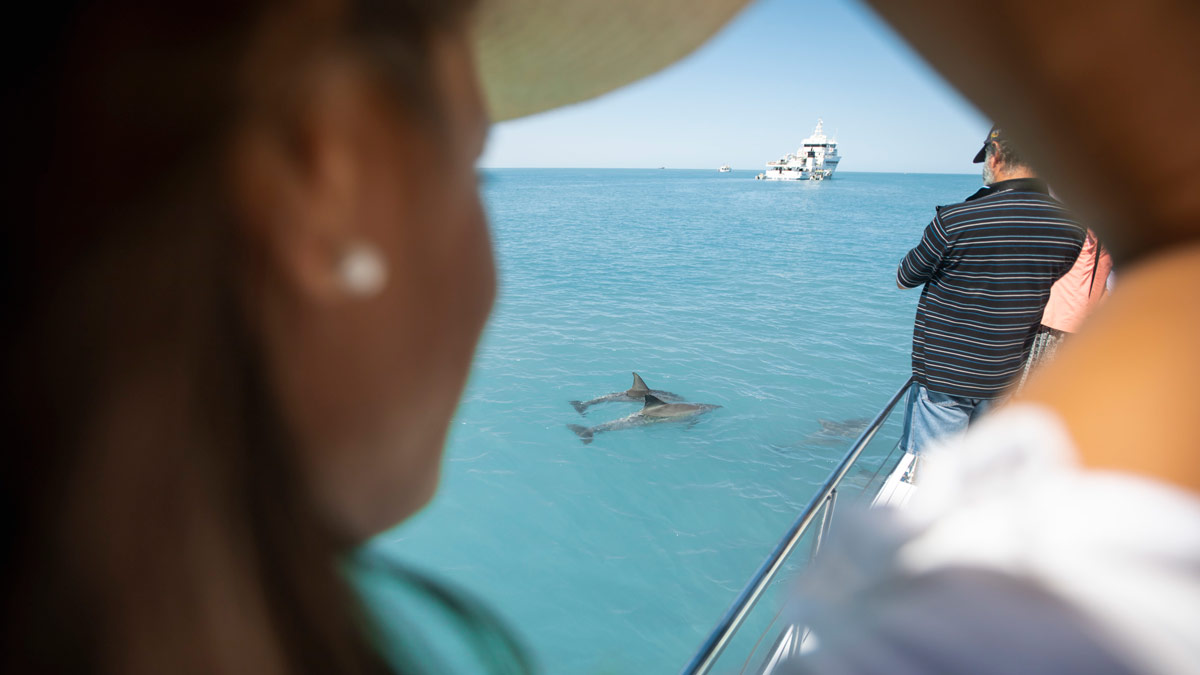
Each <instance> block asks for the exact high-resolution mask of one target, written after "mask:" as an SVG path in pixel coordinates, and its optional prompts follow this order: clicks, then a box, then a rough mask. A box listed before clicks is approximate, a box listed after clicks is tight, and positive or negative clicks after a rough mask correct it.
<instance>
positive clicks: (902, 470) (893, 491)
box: [871, 452, 917, 509]
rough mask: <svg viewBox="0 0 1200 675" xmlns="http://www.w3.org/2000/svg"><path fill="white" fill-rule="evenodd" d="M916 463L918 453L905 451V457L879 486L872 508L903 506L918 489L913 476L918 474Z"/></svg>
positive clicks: (872, 501)
mask: <svg viewBox="0 0 1200 675" xmlns="http://www.w3.org/2000/svg"><path fill="white" fill-rule="evenodd" d="M916 464H917V456H916V455H914V454H912V453H911V452H906V453H904V457H902V458H900V462H899V463H898V464H897V465H896V468H895V470H894V471H892V473H891V474H890V475H889V476H888V477H887V480H885V481H884V482H883V487H881V488H879V493H878V494H876V495H875V499H872V500H871V508H873V509H875V508H881V507H888V508H894V509H898V508H903V506H904V505H905V504H907V503H908V500H909V499H911V498H912V495H913V493H914V492H916V489H917V486H916V485H915V484H914V482H913V477H914V476H916V472H915V471H914V470H913V469H914V467H915V466H916Z"/></svg>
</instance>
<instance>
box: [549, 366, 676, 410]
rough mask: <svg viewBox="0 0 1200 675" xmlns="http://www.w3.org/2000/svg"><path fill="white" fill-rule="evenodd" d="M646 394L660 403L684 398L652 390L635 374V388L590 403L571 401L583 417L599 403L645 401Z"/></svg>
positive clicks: (595, 399)
mask: <svg viewBox="0 0 1200 675" xmlns="http://www.w3.org/2000/svg"><path fill="white" fill-rule="evenodd" d="M646 394H653V395H654V396H656V397H658V399H659V400H660V401H682V400H683V397H682V396H679V395H678V394H672V393H671V392H669V391H659V390H658V389H651V388H650V387H647V386H646V383H645V382H644V381H642V376H641V375H638V374H637V373H634V374H633V386H632V387H630V388H628V389H626V390H625V391H618V392H616V393H615V394H605V395H603V396H598V397H596V398H594V399H592V400H590V401H571V405H572V406H575V410H576V411H578V412H579V414H580V415H583V414H586V413H587V409H588V408H590V407H592V406H594V405H596V404H597V403H611V402H613V401H643V400H645V396H646Z"/></svg>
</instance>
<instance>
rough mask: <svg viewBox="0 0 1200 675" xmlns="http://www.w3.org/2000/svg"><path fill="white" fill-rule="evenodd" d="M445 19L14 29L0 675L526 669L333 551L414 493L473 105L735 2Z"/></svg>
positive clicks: (472, 624)
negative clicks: (380, 598) (380, 586)
mask: <svg viewBox="0 0 1200 675" xmlns="http://www.w3.org/2000/svg"><path fill="white" fill-rule="evenodd" d="M472 4H473V3H472V2H470V1H469V0H461V1H460V0H437V1H426V2H423V1H421V0H386V1H375V0H362V1H361V2H337V1H328V2H327V1H322V0H314V1H311V2H253V1H250V2H246V1H239V2H225V1H221V0H218V1H217V2H205V3H187V2H171V3H141V2H128V1H121V0H114V1H110V2H62V3H49V4H45V5H34V6H30V7H27V8H23V9H24V10H25V12H24V14H22V15H20V20H19V21H17V22H16V23H14V25H19V27H20V31H21V38H22V39H20V40H8V41H6V42H5V44H4V46H3V49H4V50H5V52H4V59H3V60H2V64H3V66H2V67H3V68H5V72H4V74H5V76H6V77H5V78H4V79H5V91H4V101H3V108H2V114H3V133H4V134H5V136H6V138H5V141H6V142H5V149H6V162H5V165H4V177H3V186H4V190H5V191H6V192H5V195H6V199H5V202H6V203H7V204H8V205H9V210H8V212H7V220H6V226H5V227H4V234H3V236H4V242H3V246H0V249H2V250H3V251H4V254H3V255H4V259H3V261H2V264H0V270H2V273H3V275H4V277H3V282H2V284H0V288H2V289H3V290H2V292H3V295H4V303H3V306H4V308H5V310H6V313H7V321H6V324H5V331H4V340H5V344H4V350H3V358H4V377H3V381H4V386H5V392H4V393H5V397H4V400H5V401H6V406H5V409H4V422H3V429H4V432H5V439H4V449H3V451H0V458H2V459H0V461H2V462H3V465H2V469H0V496H2V498H3V500H4V502H3V507H4V508H3V515H2V516H0V523H2V527H3V530H2V531H3V534H4V544H5V548H4V554H3V558H2V559H3V569H2V572H3V574H2V576H0V578H2V582H0V583H3V593H2V595H3V616H2V619H0V621H2V624H0V626H2V627H3V631H2V633H3V637H2V638H0V640H2V648H0V671H2V672H5V673H23V672H38V673H54V672H70V673H80V672H113V673H117V672H119V673H191V672H194V673H217V672H221V673H284V672H287V673H302V672H311V673H378V672H406V673H413V672H439V673H440V672H449V671H451V670H455V671H458V672H472V673H475V672H505V673H509V672H524V671H528V670H530V669H531V665H530V663H529V661H528V660H527V657H526V656H524V654H523V651H522V650H521V649H520V647H519V646H518V645H517V644H516V641H515V640H514V639H513V638H512V637H511V636H510V635H509V633H508V631H507V630H506V629H505V628H504V627H503V626H502V625H501V624H500V623H499V622H498V621H497V620H496V619H494V618H493V617H492V615H491V614H490V612H489V611H487V610H484V609H482V608H481V607H479V606H478V605H476V604H475V603H473V602H472V601H470V600H469V599H468V598H465V597H463V596H461V595H459V594H457V593H455V592H453V591H451V590H449V589H447V588H445V587H443V586H442V585H441V584H439V583H437V582H435V581H434V580H432V579H429V578H426V577H424V576H423V575H421V574H418V573H416V572H415V571H412V570H407V569H404V568H401V567H394V566H390V563H388V562H387V561H364V562H362V563H360V562H359V561H356V560H355V557H354V555H353V552H354V551H355V547H356V546H357V545H358V544H359V543H360V542H362V541H364V540H365V539H366V538H367V537H370V536H371V535H373V534H376V533H378V532H380V531H382V530H384V529H385V528H389V527H391V526H392V525H394V524H396V523H397V522H399V521H401V520H403V519H404V518H406V517H407V516H409V515H411V514H412V513H413V512H414V511H416V510H417V509H419V508H420V507H421V506H422V505H423V504H425V503H426V502H427V501H428V500H429V498H430V496H431V495H432V493H433V491H434V489H435V486H436V482H437V476H438V469H439V462H440V458H441V452H442V445H443V443H444V441H445V435H446V431H447V427H448V425H449V422H450V418H451V415H452V414H453V412H454V409H455V407H456V405H457V402H458V399H459V396H460V394H461V392H462V389H463V386H464V381H465V379H466V376H467V372H468V369H469V366H470V363H471V359H472V354H473V352H474V349H475V345H476V341H477V340H478V338H479V334H480V331H481V329H482V327H483V325H484V322H485V319H486V317H487V315H488V312H489V309H490V307H491V304H492V298H493V296H494V293H495V279H494V277H495V273H494V267H493V260H492V251H491V246H490V242H489V236H488V232H487V227H486V224H485V222H484V217H483V211H482V209H481V207H480V203H479V198H478V194H477V187H476V176H475V170H474V166H475V161H476V158H477V157H478V155H479V153H480V150H481V148H482V147H483V143H484V139H485V136H486V133H487V129H488V124H489V121H488V112H489V111H490V113H491V115H492V117H493V119H506V118H511V117H515V116H519V115H525V114H531V113H534V112H538V111H540V110H546V109H549V108H552V107H555V106H558V105H563V104H566V103H570V102H573V101H578V100H582V99H584V98H588V97H590V96H595V95H597V94H600V93H603V92H604V91H608V90H610V89H612V88H614V87H617V86H620V85H621V84H624V83H626V82H629V81H631V80H633V79H636V78H637V77H640V76H642V75H645V74H648V73H650V72H653V71H655V70H657V69H659V68H661V67H663V66H665V65H666V64H668V63H670V62H672V61H674V60H676V59H678V58H680V57H681V56H682V55H684V54H686V53H688V52H689V51H690V50H691V49H693V48H694V47H695V46H697V45H698V44H700V43H701V42H702V41H703V40H704V39H705V38H707V37H708V36H709V35H711V34H712V33H713V32H714V31H715V30H716V29H717V28H719V27H720V26H721V25H722V24H723V23H724V22H725V21H726V20H728V19H729V18H730V16H731V15H732V14H733V13H734V12H735V11H736V10H737V9H739V8H740V6H741V4H742V2H741V1H740V0H730V1H728V2H711V3H707V4H706V5H705V6H704V7H700V8H689V10H688V11H687V12H684V11H682V9H683V3H682V2H679V1H677V0H657V1H655V2H644V1H641V0H638V1H634V0H616V1H612V2H605V3H604V4H603V6H602V9H603V11H598V9H601V8H600V7H598V6H597V4H598V3H595V2H591V3H589V2H586V1H583V0H579V1H576V2H564V3H555V4H553V5H546V4H545V3H538V2H534V1H532V0H512V1H508V2H491V3H489V2H484V3H482V4H481V5H480V6H479V7H472ZM630 26H638V27H640V29H642V30H630V29H629V27H630ZM580 36H587V37H590V38H595V39H596V40H597V42H596V45H598V46H601V45H602V46H603V47H604V50H603V51H604V52H605V53H607V54H608V55H609V57H610V59H609V60H607V61H605V60H604V59H597V58H595V57H596V53H595V52H594V51H589V50H588V49H585V48H584V47H585V46H586V45H584V44H583V43H581V42H580ZM617 43H619V44H620V45H621V46H622V48H621V49H620V50H616V51H614V50H612V49H611V46H612V45H613V44H617ZM564 45H571V48H570V49H564V48H563V46H564ZM551 55H553V58H550V57H551ZM477 66H478V68H479V70H480V71H481V73H482V85H483V86H482V90H481V86H480V82H479V78H478V76H477ZM485 94H486V96H485ZM485 99H486V108H485ZM360 564H362V565H365V566H366V573H367V574H368V575H370V576H372V578H377V577H379V576H381V575H382V576H384V577H386V578H388V579H389V580H390V581H391V587H392V589H393V590H394V591H395V592H396V594H398V595H401V596H403V600H402V603H404V604H401V605H400V606H399V608H398V609H399V614H400V616H399V618H396V617H389V618H391V619H394V620H389V621H384V620H382V619H381V618H380V614H381V613H380V612H378V611H375V609H374V608H372V607H369V606H367V605H366V604H365V603H364V602H363V599H360V597H358V596H357V595H356V593H355V587H354V584H355V583H358V582H357V581H356V580H355V579H354V577H356V576H357V575H358V573H359V571H358V569H357V568H358V567H359V565H360ZM368 599H369V598H368ZM430 607H432V608H433V612H428V613H427V612H426V609H428V608H430ZM393 609H396V608H395V607H393ZM435 612H436V613H435ZM434 620H437V621H444V623H445V626H443V627H442V628H440V629H439V628H438V627H436V626H432V625H430V624H431V623H432V622H433V621H434ZM434 634H436V637H431V636H433V635H434ZM447 640H449V642H450V644H449V645H448V646H446V645H447V642H446V641H447ZM443 647H445V648H443ZM464 664H465V665H464Z"/></svg>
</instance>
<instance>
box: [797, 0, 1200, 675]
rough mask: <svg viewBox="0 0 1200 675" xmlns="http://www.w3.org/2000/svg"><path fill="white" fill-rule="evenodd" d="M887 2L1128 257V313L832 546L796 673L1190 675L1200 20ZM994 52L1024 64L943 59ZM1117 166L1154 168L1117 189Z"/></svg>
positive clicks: (1057, 362) (945, 449) (1197, 561)
mask: <svg viewBox="0 0 1200 675" xmlns="http://www.w3.org/2000/svg"><path fill="white" fill-rule="evenodd" d="M872 4H873V5H874V6H875V8H876V9H877V11H878V12H879V13H880V14H881V15H882V16H883V18H884V19H886V20H887V21H888V22H889V23H890V24H891V25H892V26H893V27H894V28H896V29H897V30H898V31H899V32H900V34H901V35H903V36H904V37H905V38H906V39H907V40H908V41H909V42H910V43H911V44H912V45H913V46H914V47H915V48H916V49H917V50H918V52H919V53H921V54H922V55H923V56H924V57H925V58H927V59H928V60H929V61H930V62H931V63H932V64H933V65H934V67H936V68H937V69H938V71H939V72H940V73H941V74H942V75H944V76H945V77H946V78H947V79H948V80H949V81H950V83H951V84H953V85H954V86H955V87H957V88H958V90H959V91H960V92H962V93H963V94H964V95H965V96H967V97H968V98H969V99H970V100H971V101H972V102H974V103H975V104H976V105H978V106H979V107H980V109H981V110H983V111H984V112H985V113H987V114H988V115H991V116H993V118H994V119H997V120H1000V121H1001V123H1002V124H1003V125H1004V126H1005V129H1006V130H1007V131H1009V132H1011V133H1012V134H1013V136H1014V138H1015V139H1018V140H1019V141H1020V143H1021V145H1022V147H1024V148H1028V149H1029V153H1030V161H1031V162H1034V163H1036V165H1037V166H1038V167H1039V170H1040V171H1041V172H1042V173H1043V175H1045V176H1046V177H1047V178H1048V179H1049V180H1051V181H1052V182H1053V183H1054V185H1055V189H1056V191H1058V192H1060V193H1061V194H1062V195H1063V197H1064V199H1065V200H1066V201H1067V202H1068V203H1070V204H1071V205H1072V208H1073V209H1074V210H1076V211H1077V212H1078V213H1079V216H1080V218H1081V219H1082V220H1084V221H1085V222H1088V223H1089V224H1092V226H1093V227H1094V228H1095V230H1096V233H1097V235H1098V236H1099V237H1100V238H1101V240H1103V241H1104V242H1105V245H1106V246H1107V247H1109V248H1110V250H1111V252H1112V257H1113V260H1114V263H1115V264H1116V265H1118V266H1120V267H1121V281H1120V292H1119V293H1114V294H1113V295H1112V296H1111V297H1109V298H1108V299H1107V300H1105V302H1104V303H1103V304H1102V305H1101V306H1100V307H1098V308H1097V309H1096V311H1095V312H1094V313H1093V314H1092V315H1091V316H1090V317H1089V319H1088V321H1087V322H1086V324H1085V325H1083V326H1082V327H1081V329H1080V330H1079V332H1078V333H1077V334H1075V335H1074V336H1073V337H1072V339H1071V340H1069V341H1067V342H1065V343H1064V344H1063V345H1062V348H1061V349H1060V350H1059V352H1058V354H1057V356H1056V358H1055V359H1053V360H1052V361H1050V362H1048V363H1046V364H1044V365H1043V366H1042V367H1041V368H1039V369H1038V370H1037V371H1035V372H1034V373H1033V374H1032V375H1031V376H1030V378H1029V381H1028V383H1027V386H1026V387H1025V388H1024V389H1023V390H1022V391H1021V392H1019V393H1018V394H1016V395H1015V396H1014V397H1013V398H1012V399H1010V400H1009V401H1007V402H1006V403H1005V404H1003V405H1002V406H1000V407H998V408H997V409H996V410H994V411H993V412H992V413H991V414H989V416H988V417H987V418H986V419H985V420H983V422H982V423H981V424H980V425H978V426H976V427H974V428H972V429H969V430H967V432H966V433H965V435H963V436H960V437H957V438H953V439H949V440H947V441H946V442H945V443H944V445H943V446H942V448H941V451H940V452H937V453H933V452H931V454H936V456H937V459H936V460H934V459H932V458H931V459H930V460H929V461H928V464H929V466H928V468H927V470H925V473H924V475H923V476H922V480H921V483H920V485H919V486H918V489H917V491H916V494H915V495H914V497H913V498H912V500H911V501H910V502H909V506H911V508H907V509H904V510H898V511H894V512H882V511H880V512H872V513H871V514H869V515H868V516H867V517H866V518H865V519H863V520H862V521H861V522H859V523H858V524H857V525H851V526H849V527H845V528H841V531H840V533H839V532H837V530H838V529H839V528H837V527H835V534H834V540H838V541H840V543H838V544H836V545H833V546H832V547H826V548H823V549H822V556H823V557H824V560H822V559H820V558H819V559H818V561H817V567H818V568H819V569H814V570H813V573H812V575H810V576H809V578H808V579H807V580H806V581H805V583H804V589H805V590H804V591H803V593H802V596H801V597H800V598H799V601H798V603H797V605H798V607H799V608H800V609H799V613H798V615H797V616H796V617H795V620H796V621H797V622H800V623H801V625H806V626H810V627H812V628H813V630H814V634H815V635H817V636H818V638H819V640H818V642H819V645H818V646H817V647H816V649H815V650H814V651H812V652H811V653H810V654H809V655H807V656H805V657H802V658H796V659H792V660H791V661H790V662H789V663H788V664H787V665H786V666H785V667H783V668H781V669H779V671H778V672H793V673H799V672H803V673H828V672H854V673H885V672H886V673H966V672H970V673H984V674H991V673H996V674H999V673H1013V672H1022V673H1082V672H1086V673H1146V674H1152V675H1175V674H1178V673H1189V672H1195V671H1196V668H1197V664H1200V461H1197V457H1198V455H1197V451H1198V449H1200V427H1198V426H1197V425H1196V423H1195V411H1196V410H1197V409H1200V386H1197V383H1198V382H1200V352H1198V351H1197V350H1196V341H1197V337H1198V336H1200V302H1197V301H1196V298H1195V293H1194V290H1193V287H1194V281H1195V273H1196V270H1197V269H1200V172H1197V171H1196V170H1195V158H1196V157H1197V156H1200V124H1197V123H1196V120H1197V119H1198V117H1197V113H1198V112H1200V79H1198V78H1196V77H1195V73H1196V72H1198V71H1200V43H1198V42H1197V41H1196V39H1195V36H1196V34H1197V33H1198V32H1200V8H1197V6H1196V5H1195V4H1194V3H1189V2H1177V1H1174V0H1148V1H1147V2H1142V3H1138V4H1136V5H1131V4H1129V3H1126V2H1119V1H1117V0H1101V1H1099V2H1089V3H1044V2H1038V1H1036V0H996V1H995V2H990V3H987V4H986V5H982V4H973V3H962V2H957V1H956V0H894V1H891V2H873V3H872ZM985 33H986V34H987V35H1002V36H1005V38H1006V40H1005V44H1006V45H1008V46H1009V47H1012V46H1013V45H1019V47H1020V48H1019V49H1013V48H1006V49H998V48H997V47H996V43H995V42H994V41H992V40H988V39H953V40H950V39H947V36H964V35H983V34H985ZM1118 43H1119V44H1121V45H1122V46H1123V48H1122V58H1120V59H1114V58H1112V57H1111V48H1112V45H1113V44H1118ZM1164 62H1169V63H1170V64H1171V67H1169V68H1164V67H1162V64H1163V63H1164ZM1131 128H1132V129H1136V130H1137V132H1138V142H1137V143H1129V142H1128V138H1129V136H1128V134H1129V131H1130V129H1131ZM1148 148H1152V149H1162V150H1164V152H1162V153H1157V154H1155V161H1146V151H1147V149H1148ZM1114 165H1115V166H1120V167H1130V168H1132V167H1136V171H1132V170H1131V171H1128V172H1123V173H1122V176H1121V180H1120V182H1117V183H1114V182H1113V180H1112V167H1113V166H1114ZM1147 336H1152V338H1151V339H1150V340H1148V338H1147ZM831 541H833V540H831Z"/></svg>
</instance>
